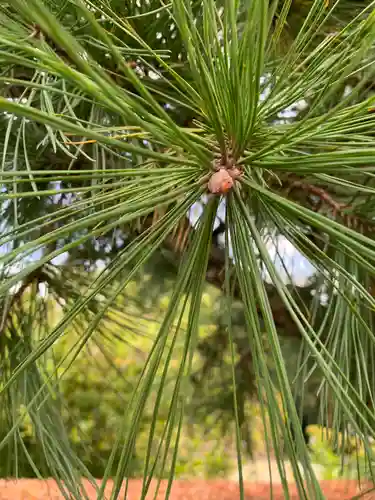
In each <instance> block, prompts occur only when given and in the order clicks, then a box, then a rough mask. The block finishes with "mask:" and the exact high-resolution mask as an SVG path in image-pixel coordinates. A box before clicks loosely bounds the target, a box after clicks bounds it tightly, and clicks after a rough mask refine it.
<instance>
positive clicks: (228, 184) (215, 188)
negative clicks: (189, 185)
mask: <svg viewBox="0 0 375 500" xmlns="http://www.w3.org/2000/svg"><path fill="white" fill-rule="evenodd" d="M233 184H234V179H233V177H232V176H231V175H230V174H229V173H228V171H227V170H226V169H225V168H221V169H220V170H218V171H217V172H215V173H213V174H212V175H211V178H210V180H209V181H208V186H207V187H208V190H209V191H210V193H214V194H225V193H227V192H228V191H229V190H230V189H232V187H233Z"/></svg>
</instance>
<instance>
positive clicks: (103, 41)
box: [0, 0, 375, 498]
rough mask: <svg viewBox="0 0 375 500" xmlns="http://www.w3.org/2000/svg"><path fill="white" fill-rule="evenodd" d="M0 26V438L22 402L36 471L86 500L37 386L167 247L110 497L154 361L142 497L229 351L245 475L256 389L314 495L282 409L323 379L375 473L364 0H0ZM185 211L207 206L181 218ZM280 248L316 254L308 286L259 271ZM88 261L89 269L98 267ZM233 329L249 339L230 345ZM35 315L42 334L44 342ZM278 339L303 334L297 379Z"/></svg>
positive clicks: (370, 39) (368, 29)
mask: <svg viewBox="0 0 375 500" xmlns="http://www.w3.org/2000/svg"><path fill="white" fill-rule="evenodd" d="M0 22H1V37H0V44H1V51H0V58H1V66H2V75H1V77H0V81H1V94H2V97H1V98H0V108H1V109H2V110H3V114H2V115H1V127H2V130H3V134H2V135H1V137H2V138H3V139H2V141H3V144H2V146H3V147H2V165H1V183H2V194H1V195H0V196H1V198H2V235H1V237H0V248H2V250H3V251H2V254H1V256H0V261H1V264H2V267H1V272H2V281H1V283H0V295H1V297H2V305H3V307H2V311H3V312H2V321H1V327H0V328H1V331H2V337H1V342H2V366H3V368H2V371H1V374H2V397H3V398H4V404H3V405H2V407H3V408H4V410H3V412H4V418H7V419H8V420H9V421H10V422H11V423H12V425H11V431H10V432H9V433H8V434H7V435H6V436H5V438H4V439H3V441H2V446H5V445H8V444H9V443H10V442H11V441H12V440H16V441H17V439H20V437H19V432H18V431H19V425H20V419H21V417H19V413H18V409H19V408H20V406H22V408H25V409H26V412H27V414H28V415H29V417H30V419H31V421H32V424H33V426H34V428H35V433H36V435H37V438H38V440H39V441H40V443H41V446H42V447H43V450H44V452H45V458H46V466H47V468H48V471H49V473H51V474H54V475H55V476H57V477H59V478H60V479H62V480H64V482H65V485H66V487H67V488H68V489H69V491H70V492H71V493H72V494H73V495H74V496H77V498H78V497H80V498H81V496H80V495H82V493H81V492H80V491H79V477H80V476H81V475H88V476H89V477H90V473H89V471H88V470H87V468H86V467H85V466H84V464H83V463H82V461H81V460H80V459H79V457H76V456H75V454H74V453H72V450H71V447H70V444H69V440H68V438H67V436H66V433H65V431H64V426H63V424H62V421H61V418H60V417H59V407H58V405H57V404H56V398H57V396H56V387H57V386H58V377H59V376H58V372H57V370H56V373H55V378H53V377H52V376H50V375H46V373H45V371H44V370H43V363H44V362H45V359H46V357H47V355H48V354H51V352H52V351H53V346H54V345H56V344H57V343H58V342H59V341H60V340H61V339H62V338H63V336H64V334H65V333H66V332H67V331H68V329H69V328H71V327H72V325H74V326H75V327H77V325H80V333H81V334H80V337H79V339H78V341H77V342H76V344H75V345H74V346H73V347H72V353H73V354H72V357H73V359H74V357H75V356H76V355H78V353H79V352H80V351H81V350H82V349H83V347H84V345H85V343H86V342H88V341H89V339H90V338H91V337H92V336H93V335H94V332H96V331H97V330H98V329H100V326H101V325H102V324H103V322H104V321H105V320H106V319H108V315H109V311H110V310H111V308H116V309H118V308H119V306H118V303H117V302H116V300H118V297H119V296H120V295H121V294H122V293H123V292H124V290H126V286H127V284H129V283H130V281H131V280H132V279H133V277H134V276H135V275H136V273H137V272H138V271H139V270H140V269H141V268H142V267H143V266H144V265H145V263H147V262H149V261H150V259H151V257H152V256H153V258H155V256H157V255H159V257H160V258H161V259H162V260H163V262H164V264H165V265H164V266H163V269H167V268H171V267H172V268H173V266H175V267H176V272H177V279H176V282H175V284H174V291H173V295H172V298H171V300H170V304H169V307H168V310H167V312H166V313H165V316H164V320H163V322H162V324H161V327H160V330H159V332H158V334H157V336H156V337H155V342H154V345H153V348H152V349H151V350H150V352H149V355H148V357H147V360H146V361H145V367H144V371H143V372H142V373H141V375H140V379H139V385H138V386H137V388H136V390H135V392H134V397H133V398H132V399H131V401H130V403H129V405H128V406H127V408H126V409H124V424H123V428H122V429H119V432H118V440H117V441H116V445H115V446H114V449H113V453H112V455H111V457H110V458H109V460H108V467H107V469H106V474H105V479H107V477H108V475H109V474H110V473H112V472H111V471H112V462H113V460H114V457H115V456H117V455H118V466H117V472H116V478H115V482H116V490H115V493H114V495H116V491H118V488H119V486H120V482H121V480H122V479H123V478H124V477H125V476H126V475H127V473H128V472H129V464H130V462H131V457H132V453H133V448H134V442H135V437H136V435H137V433H138V431H139V426H140V418H141V415H142V411H143V409H144V408H145V405H146V402H147V399H148V398H149V396H150V392H151V390H152V380H153V378H154V377H155V373H156V371H157V370H162V373H165V374H167V373H168V367H169V364H170V363H171V359H172V358H173V356H175V357H176V356H177V358H178V360H179V363H180V364H179V370H178V374H177V376H176V378H175V380H174V381H173V391H172V393H171V396H170V411H169V414H168V417H167V419H166V421H165V426H164V429H163V439H162V441H161V444H160V449H159V450H160V453H159V454H158V456H156V457H155V459H154V458H153V459H152V460H151V459H150V454H149V451H150V450H151V448H152V447H153V446H154V445H155V442H156V438H155V426H154V421H152V422H151V425H150V432H149V446H148V450H147V452H146V458H145V464H144V478H145V479H144V485H145V489H144V493H145V494H146V492H147V488H148V485H149V482H148V478H149V477H150V475H152V474H153V473H154V472H155V470H156V469H155V467H156V464H155V461H159V462H160V463H162V464H163V457H166V456H167V454H168V450H169V449H170V448H173V446H175V447H176V450H177V449H178V446H177V445H178V440H179V432H178V430H179V429H180V428H181V425H182V422H183V420H184V415H185V414H186V413H187V412H188V410H189V407H190V403H191V401H192V398H193V394H191V391H190V388H189V387H190V386H189V381H190V379H191V376H192V375H193V376H195V380H197V381H198V382H199V381H200V379H201V378H202V377H201V376H202V375H203V376H204V375H205V374H206V380H208V377H207V370H208V369H210V361H211V364H212V358H213V359H214V360H216V361H215V362H216V363H219V364H222V363H223V359H224V358H223V353H224V352H225V349H227V352H228V353H229V358H230V362H229V365H228V367H229V373H230V376H229V378H228V377H227V378H226V384H225V381H223V387H222V388H223V390H224V391H225V393H226V395H228V394H229V395H230V399H229V397H228V398H226V399H225V401H226V409H228V408H229V409H230V411H231V412H232V416H233V419H234V422H235V427H236V440H237V444H238V464H239V468H240V469H241V460H242V459H241V444H240V441H241V439H242V437H243V436H242V434H241V427H242V424H243V421H244V419H245V415H244V404H245V403H244V402H245V399H246V397H247V396H248V395H251V396H252V395H253V394H254V392H255V393H256V394H257V397H258V398H259V400H260V401H261V403H262V405H263V408H264V409H265V412H267V418H268V419H269V423H270V425H269V429H270V431H269V435H268V440H269V443H270V444H271V443H272V447H273V449H274V450H275V454H276V458H277V460H278V464H279V467H280V470H281V471H282V470H283V468H284V462H283V458H284V450H285V452H286V453H287V454H288V456H290V457H291V462H292V466H293V469H294V472H295V475H296V479H297V484H298V487H299V489H300V494H301V498H321V497H322V494H321V492H320V488H319V485H318V483H317V481H316V479H315V476H314V474H313V471H312V469H311V464H310V461H309V457H308V453H307V449H306V446H305V442H304V439H303V434H302V432H301V429H300V425H299V419H298V411H297V410H298V409H297V408H296V406H295V391H297V392H298V393H299V395H300V397H302V400H303V394H304V391H305V386H306V381H308V380H309V379H311V377H312V376H313V375H314V374H315V375H316V374H317V373H318V374H319V377H321V381H320V384H319V391H318V397H319V404H320V414H321V419H322V422H323V423H327V424H329V425H330V426H332V428H333V429H334V431H335V432H338V431H341V432H344V433H345V432H347V431H348V428H349V426H351V428H352V429H353V431H354V432H355V434H356V435H357V436H358V439H359V440H360V441H361V442H363V443H364V445H365V450H366V454H367V455H366V456H367V458H368V461H369V465H370V464H371V449H370V446H369V438H370V437H372V436H373V435H374V415H373V410H372V408H373V397H374V395H373V387H374V382H375V381H374V356H373V352H374V346H373V341H374V337H373V307H374V298H373V294H372V287H373V275H374V258H375V252H374V249H375V244H374V240H373V218H374V213H373V202H372V194H373V191H374V187H373V170H374V161H375V160H374V158H375V155H374V147H373V126H374V123H373V122H374V114H373V113H372V111H373V107H374V99H373V97H372V76H373V75H372V72H373V63H372V61H373V44H374V36H375V35H374V24H373V23H374V10H373V2H365V3H364V2H345V1H344V0H343V1H339V2H335V3H334V4H332V5H331V3H330V2H327V1H324V0H315V1H313V2H302V6H301V2H292V1H286V2H277V1H275V2H268V1H266V0H258V1H256V2H252V3H248V2H242V1H239V0H238V1H235V0H226V1H225V0H223V1H222V2H220V1H217V2H215V1H214V0H205V1H203V2H190V1H188V0H173V1H172V2H171V3H169V4H166V3H164V2H160V1H156V0H155V1H154V0H150V1H149V2H133V1H128V2H116V1H112V2H106V1H99V2H93V3H91V2H89V1H85V2H83V1H80V0H73V1H70V2H65V1H61V2H56V1H53V2H52V1H45V2H43V3H42V2H40V1H39V0H28V1H27V2H26V1H23V0H15V1H13V2H12V3H11V4H6V3H5V4H3V5H2V7H1V20H0ZM286 111H288V112H289V116H288V115H286V114H285V113H286ZM196 203H199V204H201V208H202V215H201V216H200V217H199V220H198V222H197V223H196V224H192V223H191V210H192V207H194V206H196V205H195V204H196ZM220 213H223V216H222V218H221V221H220V220H218V216H219V215H220ZM189 215H190V217H189ZM280 236H282V237H284V238H285V239H286V240H287V241H289V242H290V243H292V244H293V245H294V246H295V247H296V248H297V249H298V250H299V251H300V252H301V253H302V254H303V255H304V256H305V257H306V258H307V259H308V260H309V261H310V263H311V264H312V266H313V268H314V270H315V275H314V279H312V280H311V282H310V283H308V284H307V285H306V286H303V287H301V286H297V285H296V284H295V283H294V282H293V280H292V279H291V280H289V282H288V283H286V282H285V279H284V277H283V276H282V272H281V271H282V270H281V268H280V265H275V263H274V262H273V261H272V259H271V257H270V254H269V246H267V241H269V240H270V241H271V242H272V241H273V242H274V243H275V244H276V243H277V241H279V238H280ZM276 247H277V245H276ZM56 259H59V260H58V262H59V264H58V265H57V264H56ZM281 260H282V259H281ZM98 262H100V264H101V267H100V272H99V273H90V272H89V271H90V270H93V268H95V267H96V266H97V264H98ZM167 263H168V264H169V265H167ZM103 264H104V265H103ZM160 269H162V268H161V267H159V268H158V270H159V271H160ZM266 274H267V275H268V277H269V279H268V282H266V281H265V275H266ZM206 281H208V282H210V283H212V284H214V285H216V286H218V287H220V289H221V290H222V294H223V297H222V302H221V313H222V318H221V320H220V322H219V326H218V332H217V333H216V334H215V335H213V336H212V338H211V339H209V340H208V341H207V340H205V343H202V342H200V338H199V335H198V333H199V332H198V326H199V320H200V311H201V301H202V294H203V290H204V286H205V282H206ZM269 282H270V283H269ZM41 283H43V284H44V285H45V286H46V287H47V289H48V293H49V294H51V295H52V296H53V297H55V300H56V301H57V302H60V303H61V304H62V308H63V311H64V314H63V316H62V317H61V318H59V320H58V321H57V323H56V324H55V325H51V322H50V321H49V318H48V315H47V312H46V308H45V306H43V302H38V301H37V300H36V299H37V294H38V287H39V285H40V284H41ZM147 291H148V289H147ZM26 293H28V294H29V295H28V296H26V295H25V294H26ZM323 294H325V300H323ZM116 304H117V306H116ZM25 307H27V311H26V310H25ZM183 315H187V317H188V320H187V327H186V329H183V330H182V329H181V327H180V322H181V318H182V317H183ZM238 322H240V323H241V324H243V326H244V327H245V331H246V337H245V338H244V337H243V335H241V334H240V335H238V334H237V335H236V325H237V324H238ZM35 324H38V325H43V328H40V329H38V331H37V333H36V331H35ZM282 336H288V337H290V336H292V337H295V338H298V339H299V340H300V342H301V356H300V360H299V369H298V370H297V373H298V376H297V378H296V379H293V380H292V381H291V380H290V377H289V376H288V372H287V366H286V363H285V361H284V358H283V356H282V351H281V346H280V337H282ZM181 338H182V339H183V342H184V349H183V350H182V352H179V353H178V354H176V351H175V350H174V348H175V346H176V345H177V344H176V343H177V339H181ZM213 348H214V349H213ZM197 349H200V350H201V352H202V351H204V350H205V352H206V353H207V360H208V365H206V366H204V367H203V371H202V373H201V374H196V373H193V370H192V366H193V364H192V360H193V356H194V353H195V352H196V350H197ZM212 353H213V354H212ZM270 359H271V361H272V366H270V363H269V360H270ZM164 382H165V380H164V379H163V377H162V382H161V384H160V388H159V390H158V391H159V392H158V393H157V396H156V401H155V410H154V415H155V417H154V418H155V419H156V418H157V415H158V411H159V407H160V399H161V398H162V395H163V390H164V386H165V384H164ZM291 382H293V383H291ZM278 395H280V396H281V405H280V404H279V403H278ZM61 404H63V402H61ZM285 417H287V418H288V420H289V421H290V424H291V427H290V428H289V427H288V426H285V425H284V419H285ZM264 418H265V419H266V415H264ZM176 429H177V433H175V432H174V431H175V430H176ZM293 435H294V442H293V439H292V437H293ZM172 437H173V438H175V441H173V442H172ZM297 458H298V459H299V460H300V461H301V462H302V465H303V467H304V470H305V474H306V479H307V482H306V484H303V483H302V478H301V475H300V472H299V468H298V463H297ZM169 465H170V468H169V477H170V480H172V479H173V474H174V461H173V460H172V462H171V463H170V464H169ZM370 473H371V468H370ZM240 485H241V491H242V476H241V474H240ZM284 487H285V489H287V485H286V484H284ZM101 494H102V491H100V492H99V497H100V495H101Z"/></svg>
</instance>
